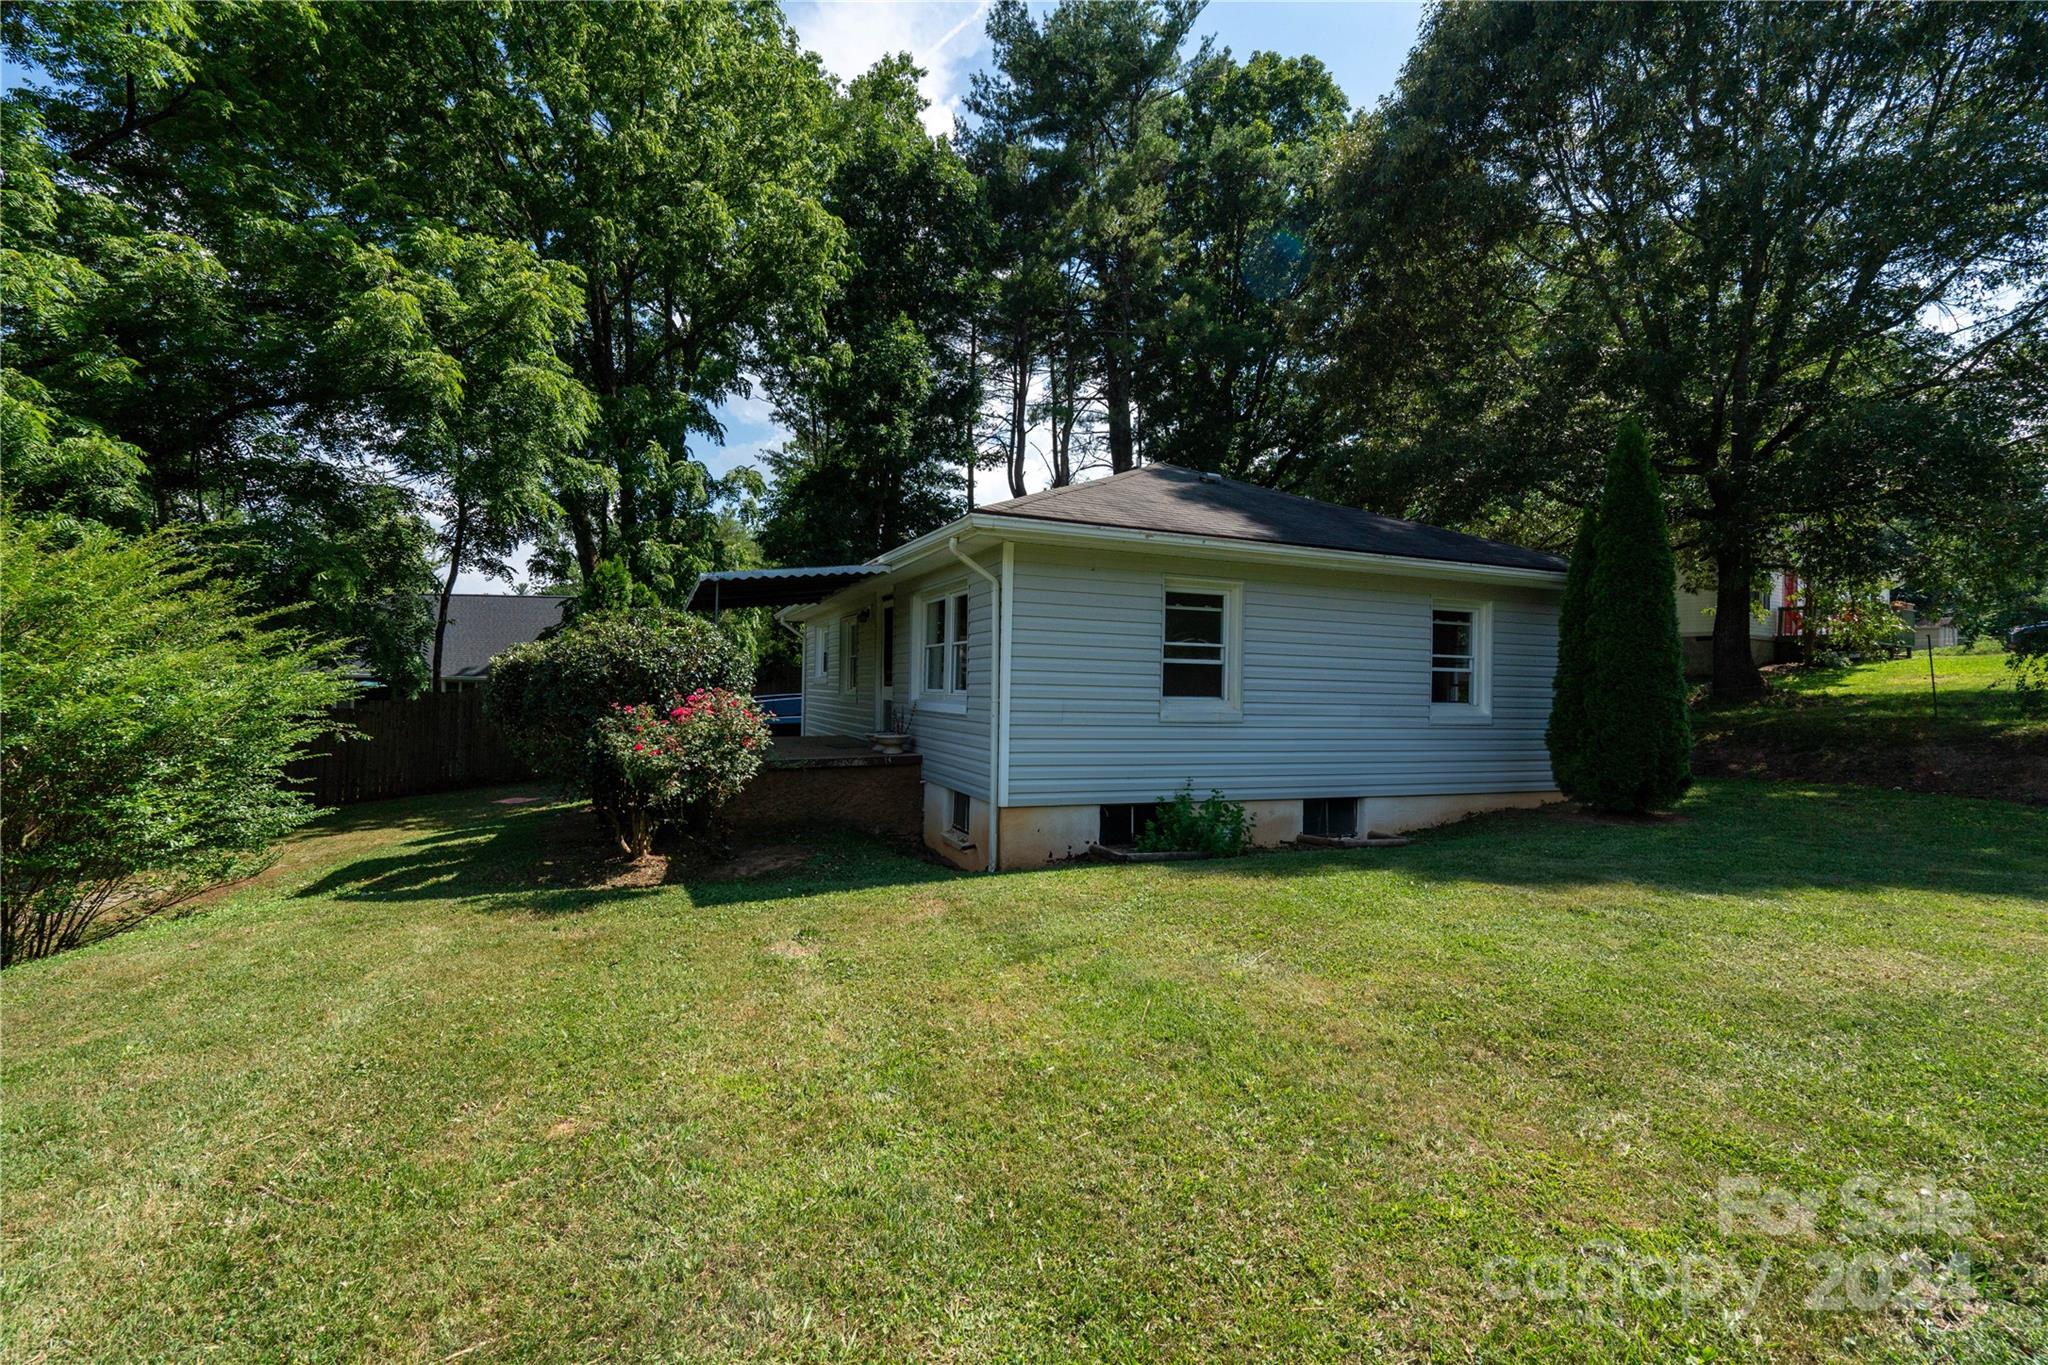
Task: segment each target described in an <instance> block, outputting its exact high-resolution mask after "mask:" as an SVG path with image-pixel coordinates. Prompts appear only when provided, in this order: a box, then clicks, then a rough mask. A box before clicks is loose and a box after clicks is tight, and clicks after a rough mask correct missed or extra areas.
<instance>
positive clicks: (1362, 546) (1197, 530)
mask: <svg viewBox="0 0 2048 1365" xmlns="http://www.w3.org/2000/svg"><path fill="white" fill-rule="evenodd" d="M975 511H977V512H986V513H991V514H993V515H996V516H1004V517H1028V518H1031V519H1033V520H1038V521H1058V522H1071V523H1075V524H1079V525H1085V526H1114V527H1118V528H1120V529H1123V530H1132V531H1164V532H1168V533H1171V534H1175V535H1189V536H1213V537H1216V538H1219V539H1224V540H1248V541H1259V542H1263V543H1265V544H1269V545H1303V546H1310V547H1313V548H1316V549H1324V550H1349V551H1352V552H1354V553H1358V554H1373V555H1396V556H1399V557H1401V558H1403V559H1434V560H1442V561H1445V562H1448V563H1456V564H1485V565H1491V566H1495V567H1499V568H1510V569H1546V570H1551V571H1553V572H1559V573H1561V572H1563V571H1564V560H1563V559H1562V558H1560V557H1559V556H1557V555H1550V554H1544V553H1543V552H1541V551H1540V550H1527V549H1524V548H1522V547H1521V546H1519V545H1508V544H1505V543H1504V542H1501V541H1498V540H1484V539H1481V538H1480V537H1478V536H1468V535H1465V534H1463V533H1461V532H1458V531H1446V530H1444V529H1443V528H1441V527H1437V526H1425V525H1423V524H1422V523H1421V522H1419V521H1402V520H1400V519H1398V518H1395V517H1383V516H1379V515H1377V514H1375V513H1372V512H1363V511H1360V510H1359V509H1358V508H1356V507H1340V506H1338V505H1337V504H1336V503H1333V502H1319V501H1317V500H1316V499H1314V498H1304V497H1300V496H1298V495H1296V494H1293V493H1282V492H1280V491H1278V490H1277V489H1272V488H1261V487H1259V486H1258V485H1257V484H1251V483H1242V482H1240V481H1238V480H1236V479H1226V478H1222V477H1220V476H1218V475H1214V474H1199V473H1197V472H1195V471H1194V470H1192V469H1182V468H1180V467H1179V466H1177V465H1170V464H1149V465H1145V466H1144V467H1143V468H1140V469H1132V470H1127V471H1126V472H1124V473H1122V474H1117V475H1113V476H1111V477H1110V478H1107V479H1095V480H1093V481H1091V482H1088V483H1076V484H1069V485H1068V486H1066V487H1065V488H1048V489H1047V490H1046V491H1044V492H1043V493H1032V494H1030V495H1029V496H1027V497H1022V498H1012V499H1011V500H1010V501H1008V502H998V503H992V504H990V505H989V506H987V507H977V508H976V509H975Z"/></svg>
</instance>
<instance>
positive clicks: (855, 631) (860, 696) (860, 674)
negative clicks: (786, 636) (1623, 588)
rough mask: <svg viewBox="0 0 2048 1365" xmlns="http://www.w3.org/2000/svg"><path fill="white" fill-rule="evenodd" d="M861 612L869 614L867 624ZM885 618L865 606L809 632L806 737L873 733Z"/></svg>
mask: <svg viewBox="0 0 2048 1365" xmlns="http://www.w3.org/2000/svg"><path fill="white" fill-rule="evenodd" d="M862 610H867V611H868V619H867V620H866V621H865V622H863V621H862V620H861V619H860V612H861V611H862ZM880 617H881V613H880V612H879V611H875V610H872V609H871V608H869V607H866V606H865V605H863V606H859V607H851V608H848V609H847V610H845V611H843V612H834V613H832V614H831V615H830V616H826V617H824V618H822V619H820V620H818V621H816V622H813V623H812V624H810V625H808V626H806V627H805V628H804V654H805V658H804V724H803V733H804V734H806V735H848V736H851V737H853V738H855V739H865V738H866V737H867V736H868V735H871V734H873V733H874V730H875V671H876V670H875V664H874V655H875V642H876V639H877V636H878V632H879V631H880V627H879V626H878V625H877V624H876V622H877V621H878V620H879V619H880ZM827 660H829V663H827V662H826V661H827Z"/></svg>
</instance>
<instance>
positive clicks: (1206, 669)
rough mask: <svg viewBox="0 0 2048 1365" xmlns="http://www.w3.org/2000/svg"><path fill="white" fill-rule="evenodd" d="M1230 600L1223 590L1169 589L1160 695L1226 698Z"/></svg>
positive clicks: (1217, 699) (1219, 699)
mask: <svg viewBox="0 0 2048 1365" xmlns="http://www.w3.org/2000/svg"><path fill="white" fill-rule="evenodd" d="M1228 602H1229V599H1228V598H1226V597H1225V596H1224V595H1223V594H1222V593H1220V592H1175V591H1172V590H1168V592H1167V594H1166V639H1165V658H1164V659H1163V660H1162V664H1161V669H1160V680H1159V692H1160V695H1161V696H1166V697H1210V698H1213V699H1214V700H1216V701H1222V700H1223V698H1224V695H1225V690H1224V683H1225V678H1224V676H1223V667H1224V644H1223V627H1224V616H1225V613H1226V611H1227V609H1228V608H1227V604H1228Z"/></svg>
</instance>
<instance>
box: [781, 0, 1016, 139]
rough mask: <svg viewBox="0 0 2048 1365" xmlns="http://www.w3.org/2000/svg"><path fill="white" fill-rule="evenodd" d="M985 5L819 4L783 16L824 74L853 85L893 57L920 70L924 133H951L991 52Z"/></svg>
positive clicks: (855, 0) (948, 1) (838, 0)
mask: <svg viewBox="0 0 2048 1365" xmlns="http://www.w3.org/2000/svg"><path fill="white" fill-rule="evenodd" d="M987 10H988V0H980V3H973V0H927V2H925V3H914V2H909V0H816V2H815V3H810V4H794V5H790V6H789V7H788V8H787V10H786V11H785V12H786V13H787V15H788V17H789V22H790V24H791V25H792V26H794V27H795V29H796V31H797V36H798V37H799V38H801V39H802V40H803V44H804V46H805V47H807V48H809V49H810V50H811V51H813V52H815V53H817V54H818V59H819V60H820V61H822V62H823V63H824V64H825V69H826V70H827V71H829V72H831V73H832V74H833V75H835V76H837V77H838V78H839V79H840V80H842V81H850V80H852V79H853V78H854V77H855V76H858V75H860V74H861V73H862V72H864V71H866V70H867V69H868V68H869V67H871V66H873V65H874V64H875V63H876V62H878V61H880V60H881V59H882V58H884V57H886V56H888V55H889V54H891V53H893V52H908V53H909V54H910V56H911V60H913V61H915V62H916V63H917V64H918V65H919V66H921V67H923V68H924V71H925V76H924V79H923V80H922V81H920V82H919V83H918V92H919V93H920V94H922V95H923V96H924V97H925V99H926V100H927V101H929V103H930V106H931V107H930V108H928V109H926V110H925V111H924V126H925V128H926V129H927V130H928V131H930V132H932V133H935V134H942V135H943V134H949V133H951V132H952V131H953V124H954V122H955V121H956V119H957V117H958V115H959V112H960V105H961V101H962V100H963V99H964V98H965V97H966V95H967V80H968V77H969V76H970V75H971V74H972V73H973V72H974V70H975V68H976V67H978V66H979V65H980V64H981V59H982V57H983V55H984V53H985V52H986V51H987V48H988V35H987V34H986V33H985V32H983V29H982V24H983V21H984V18H985V15H986V12H987Z"/></svg>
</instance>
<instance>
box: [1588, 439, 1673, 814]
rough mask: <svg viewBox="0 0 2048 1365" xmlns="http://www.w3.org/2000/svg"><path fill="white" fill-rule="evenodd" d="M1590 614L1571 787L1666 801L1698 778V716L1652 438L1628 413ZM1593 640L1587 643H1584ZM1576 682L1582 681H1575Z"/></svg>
mask: <svg viewBox="0 0 2048 1365" xmlns="http://www.w3.org/2000/svg"><path fill="white" fill-rule="evenodd" d="M1590 589H1591V591H1590V592H1589V593H1588V594H1587V597H1588V598H1589V599H1590V600H1589V601H1588V602H1587V603H1586V608H1589V609H1590V610H1588V611H1587V612H1586V617H1585V618H1584V619H1582V620H1581V621H1580V622H1579V623H1578V628H1579V630H1580V632H1582V633H1581V635H1580V637H1579V639H1580V643H1579V644H1578V645H1577V646H1576V648H1575V650H1574V653H1575V655H1576V654H1579V653H1581V652H1583V655H1584V656H1585V657H1584V658H1583V659H1580V658H1575V659H1574V663H1590V665H1591V666H1590V668H1587V669H1586V670H1585V677H1586V679H1587V681H1589V682H1590V684H1591V686H1590V688H1588V689H1587V690H1586V691H1585V693H1584V702H1583V714H1584V717H1585V719H1584V721H1583V722H1576V723H1575V722H1573V721H1572V720H1571V719H1570V718H1569V717H1568V718H1567V720H1566V725H1567V726H1568V727H1572V728H1578V727H1579V726H1582V727H1583V728H1582V729H1581V730H1580V733H1579V735H1578V736H1575V737H1576V738H1578V739H1580V741H1581V743H1582V745H1583V747H1582V749H1581V750H1580V751H1579V753H1578V755H1577V757H1576V758H1574V759H1572V760H1571V761H1570V762H1569V763H1568V764H1567V773H1566V774H1565V775H1564V776H1566V777H1568V778H1569V779H1570V780H1571V781H1572V783H1573V785H1574V786H1575V787H1576V788H1577V789H1578V790H1577V791H1576V792H1575V793H1574V795H1577V796H1578V797H1579V798H1580V799H1581V800H1583V801H1586V802H1588V803H1589V804H1591V805H1594V806H1597V807H1599V808H1600V809H1602V810H1612V811H1645V810H1650V809H1653V808H1659V807H1664V806H1669V805H1670V804H1671V803H1673V802H1674V801H1676V800H1677V799H1678V798H1679V797H1680V796H1681V795H1683V794H1684V792H1685V789H1686V788H1687V787H1689V786H1691V785H1692V724H1691V720H1690V718H1689V716H1688V713H1687V709H1686V688H1685V659H1684V655H1683V653H1682V652H1681V650H1680V647H1679V643H1678V567H1677V562H1676V560H1675V559H1674V558H1673V557H1672V553H1671V535H1670V530H1669V528H1668V526H1667V525H1666V523H1665V520H1664V497H1663V491H1662V490H1661V489H1660V488H1659V487H1658V486H1657V471H1656V470H1654V469H1653V468H1651V466H1650V450H1649V441H1648V439H1647V438H1646V437H1645V435H1644V433H1643V427H1642V424H1641V423H1640V422H1637V421H1636V420H1635V419H1634V418H1629V419H1628V420H1627V421H1625V422H1623V423H1622V426H1621V434H1620V435H1619V436H1618V437H1617V438H1616V439H1615V443H1614V453H1613V455H1612V457H1610V459H1609V460H1608V464H1607V483H1606V487H1605V488H1604V489H1603V490H1602V492H1601V495H1600V520H1599V524H1598V526H1597V527H1596V528H1595V530H1594V532H1593V572H1592V577H1591V581H1590ZM1588 646H1590V648H1588ZM1573 690H1576V689H1575V688H1574V689H1573Z"/></svg>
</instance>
